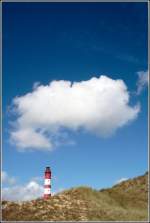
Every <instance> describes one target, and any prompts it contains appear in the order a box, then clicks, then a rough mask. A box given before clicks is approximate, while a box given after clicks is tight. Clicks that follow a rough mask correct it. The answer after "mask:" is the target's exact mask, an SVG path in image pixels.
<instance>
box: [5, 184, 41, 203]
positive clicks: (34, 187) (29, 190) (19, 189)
mask: <svg viewBox="0 0 150 223" xmlns="http://www.w3.org/2000/svg"><path fill="white" fill-rule="evenodd" d="M41 196H43V186H41V185H40V184H38V183H37V182H36V181H30V182H28V183H27V184H25V185H19V186H18V185H15V186H12V187H4V188H3V189H2V199H3V200H10V201H27V200H32V199H36V198H38V197H41Z"/></svg>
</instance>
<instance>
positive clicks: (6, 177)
mask: <svg viewBox="0 0 150 223" xmlns="http://www.w3.org/2000/svg"><path fill="white" fill-rule="evenodd" d="M1 178H2V183H3V184H4V183H5V184H9V185H11V184H14V183H15V182H16V179H15V178H14V177H10V176H9V175H8V174H7V172H6V171H2V172H1Z"/></svg>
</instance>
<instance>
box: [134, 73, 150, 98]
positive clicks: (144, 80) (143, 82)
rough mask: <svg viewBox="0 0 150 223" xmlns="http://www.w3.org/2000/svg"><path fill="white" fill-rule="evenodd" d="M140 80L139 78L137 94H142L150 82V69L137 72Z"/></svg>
mask: <svg viewBox="0 0 150 223" xmlns="http://www.w3.org/2000/svg"><path fill="white" fill-rule="evenodd" d="M137 75H138V80H137V92H136V93H137V95H140V94H141V92H142V91H143V89H144V88H145V87H146V86H147V84H148V71H139V72H137Z"/></svg>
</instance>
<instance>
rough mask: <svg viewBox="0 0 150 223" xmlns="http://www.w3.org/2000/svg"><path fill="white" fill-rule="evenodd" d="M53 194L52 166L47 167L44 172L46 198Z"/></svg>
mask: <svg viewBox="0 0 150 223" xmlns="http://www.w3.org/2000/svg"><path fill="white" fill-rule="evenodd" d="M50 196H51V170H50V167H46V170H45V174H44V199H47V198H49V197H50Z"/></svg>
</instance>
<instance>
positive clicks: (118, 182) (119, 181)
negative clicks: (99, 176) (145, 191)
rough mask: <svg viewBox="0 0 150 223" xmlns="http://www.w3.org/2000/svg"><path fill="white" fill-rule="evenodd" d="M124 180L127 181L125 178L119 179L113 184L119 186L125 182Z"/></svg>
mask: <svg viewBox="0 0 150 223" xmlns="http://www.w3.org/2000/svg"><path fill="white" fill-rule="evenodd" d="M126 180H128V178H125V177H123V178H120V179H119V180H117V181H116V182H115V184H120V183H121V182H123V181H126Z"/></svg>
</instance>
